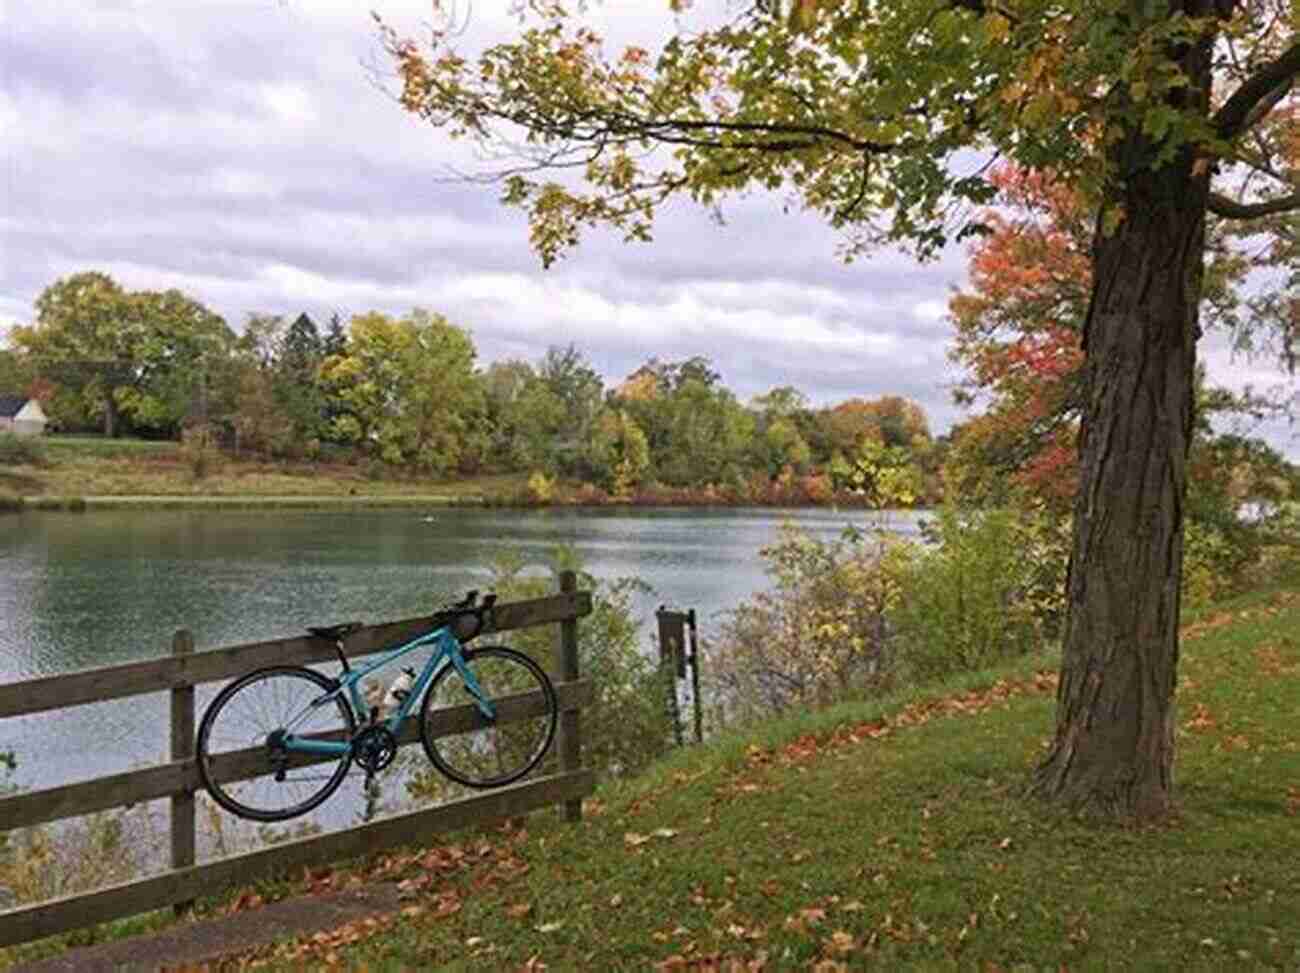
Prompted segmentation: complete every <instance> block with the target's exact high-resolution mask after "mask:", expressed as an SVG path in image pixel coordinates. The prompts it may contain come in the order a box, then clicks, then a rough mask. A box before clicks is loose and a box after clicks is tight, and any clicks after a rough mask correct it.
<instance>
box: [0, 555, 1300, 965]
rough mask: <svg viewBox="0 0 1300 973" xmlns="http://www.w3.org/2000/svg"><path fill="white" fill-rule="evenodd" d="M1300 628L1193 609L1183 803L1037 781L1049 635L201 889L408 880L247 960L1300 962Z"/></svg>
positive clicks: (1224, 608)
mask: <svg viewBox="0 0 1300 973" xmlns="http://www.w3.org/2000/svg"><path fill="white" fill-rule="evenodd" d="M1298 633H1300V578H1297V579H1294V580H1293V581H1292V582H1291V583H1289V584H1286V585H1279V586H1274V587H1272V588H1269V589H1266V590H1261V591H1257V592H1254V593H1252V594H1249V595H1247V596H1243V597H1241V598H1239V599H1236V600H1234V601H1232V602H1228V603H1224V604H1220V605H1217V606H1213V607H1211V608H1208V609H1205V610H1203V611H1201V612H1199V613H1198V614H1195V615H1191V616H1189V617H1188V618H1187V619H1186V623H1185V625H1184V629H1183V643H1182V644H1183V650H1182V661H1181V663H1180V683H1179V704H1178V705H1179V716H1178V747H1179V751H1178V752H1179V763H1178V780H1179V787H1178V790H1179V795H1180V811H1179V814H1178V816H1177V817H1176V819H1174V820H1172V821H1170V822H1168V823H1166V824H1164V825H1162V826H1160V827H1154V828H1149V829H1144V830H1134V829H1128V828H1122V827H1118V826H1114V825H1099V824H1096V823H1089V822H1086V821H1081V820H1076V819H1074V818H1073V817H1071V816H1069V815H1066V814H1062V813H1060V812H1058V811H1055V810H1052V809H1049V808H1046V807H1043V806H1041V805H1037V804H1034V803H1031V802H1029V801H1026V800H1025V799H1024V798H1023V796H1022V794H1023V787H1024V784H1025V781H1026V778H1027V773H1028V771H1029V769H1030V768H1031V767H1032V766H1033V765H1034V763H1035V761H1036V760H1037V758H1038V756H1039V754H1040V753H1041V752H1042V748H1043V746H1044V744H1045V742H1046V739H1047V735H1048V733H1049V731H1050V726H1051V720H1052V712H1053V702H1054V695H1053V694H1054V685H1055V672H1056V660H1055V659H1053V658H1051V657H1050V656H1038V657H1031V658H1026V659H1022V660H1020V661H1019V662H1018V663H1016V664H1014V665H1011V666H1008V667H1003V668H1000V669H998V670H996V671H990V672H984V673H977V674H968V675H965V676H962V677H960V678H956V679H952V680H949V681H947V682H945V683H942V684H935V685H930V686H925V687H917V688H914V689H911V690H909V691H907V692H903V693H900V694H897V695H895V696H892V697H890V698H889V699H886V700H882V701H878V702H875V703H870V704H845V705H841V706H838V707H834V708H831V709H827V710H823V711H819V712H814V713H805V714H800V715H798V716H796V717H792V718H789V719H784V720H780V721H774V722H771V723H767V724H764V725H761V726H758V727H754V728H751V729H749V730H746V731H743V732H733V733H730V734H727V735H725V736H723V737H721V738H720V739H718V740H716V741H714V742H713V743H711V744H710V745H708V746H704V747H698V748H690V749H687V750H684V751H680V752H678V753H677V754H675V755H674V756H673V757H671V758H670V759H668V760H666V761H663V762H662V763H660V764H659V765H656V766H655V767H654V768H653V769H652V770H651V771H650V772H649V773H647V774H645V775H643V776H641V777H639V778H636V779H634V780H631V781H627V782H621V783H620V782H611V783H607V784H605V785H603V786H602V788H601V789H600V790H599V791H598V792H597V794H596V795H595V798H594V799H592V800H589V801H588V802H587V804H586V813H585V818H584V820H583V821H582V822H581V823H580V824H578V825H575V826H570V825H564V824H560V823H558V822H557V821H556V820H555V816H554V815H553V814H550V813H539V814H534V815H532V816H531V817H530V818H528V819H527V821H526V830H524V829H521V828H519V827H515V828H514V829H508V828H503V829H501V830H495V831H492V832H486V833H485V832H464V833H461V834H456V835H449V836H447V837H446V840H445V841H443V842H440V843H437V844H433V845H430V846H428V847H425V848H415V849H407V850H404V851H402V850H395V851H392V852H388V853H384V854H382V855H376V856H374V857H372V858H371V859H370V860H368V861H367V862H364V863H351V864H348V865H340V866H339V867H338V868H336V869H335V870H334V871H333V872H332V873H330V874H328V875H322V874H321V873H319V872H318V873H316V874H315V875H314V876H312V877H311V879H310V881H308V880H303V881H281V882H266V883H262V884H260V885H259V886H257V887H256V888H254V889H246V890H242V891H241V892H240V893H238V894H237V897H236V898H234V899H231V898H225V899H224V900H223V899H213V900H211V901H208V902H205V904H204V908H203V912H204V914H212V913H214V912H218V911H221V910H222V909H229V908H238V907H240V906H239V903H240V902H243V903H246V904H247V903H249V902H250V901H255V900H252V899H251V896H252V895H253V894H256V895H258V896H260V897H261V898H263V899H270V898H273V897H278V896H282V895H287V894H303V893H306V892H308V891H309V890H312V889H315V890H317V891H319V890H321V889H322V888H324V887H330V888H337V887H339V886H340V885H346V884H364V883H367V882H376V881H380V880H390V881H398V882H400V883H401V884H400V885H399V888H401V889H403V891H404V893H405V894H406V896H407V899H406V904H405V906H404V908H403V909H402V910H401V911H400V912H398V913H396V914H390V915H386V916H381V917H378V918H376V919H375V920H373V921H371V922H370V923H369V924H362V923H355V924H352V925H351V926H347V927H343V928H340V929H338V930H335V931H334V932H333V933H331V934H320V935H317V936H314V937H311V938H304V939H301V940H294V939H290V940H287V941H286V942H284V943H283V944H281V945H279V946H277V947H274V948H269V949H265V948H264V949H260V950H255V951H252V952H248V953H245V954H244V955H242V956H236V957H232V958H231V959H230V960H229V962H228V963H227V964H225V965H226V967H227V968H230V969H236V968H244V967H245V966H246V965H249V964H253V965H263V966H265V967H266V968H270V969H286V970H288V969H300V968H302V967H303V966H304V965H308V966H325V965H331V964H335V963H337V964H340V965H346V966H348V967H351V968H358V969H360V968H365V969H368V970H372V971H373V970H402V969H428V968H448V969H454V970H478V969H482V970H498V969H541V968H543V965H544V966H545V968H547V969H551V970H568V969H583V970H586V969H591V970H620V969H629V970H631V969H636V970H642V969H664V970H671V969H687V968H692V969H741V970H745V969H767V970H782V969H792V968H812V969H819V970H838V969H849V968H854V969H856V968H862V967H874V968H880V969H895V968H913V969H927V970H928V969H1000V970H1005V969H1011V968H1024V969H1045V968H1048V967H1050V968H1051V969H1053V970H1056V969H1061V968H1064V969H1069V970H1088V969H1112V968H1130V969H1143V970H1160V969H1167V970H1222V969H1226V968H1263V969H1268V968H1274V969H1296V968H1298V967H1300V881H1298V878H1300V873H1298V872H1297V870H1296V868H1297V866H1296V848H1297V842H1298V841H1300V634H1298ZM232 902H233V903H234V905H233V906H232V905H231V903H232ZM164 921H165V917H163V915H162V914H159V916H158V917H155V918H154V919H151V920H134V921H133V923H132V924H131V925H130V926H129V927H128V926H124V925H123V924H118V925H117V926H115V927H113V928H112V929H111V930H108V931H107V933H106V934H107V935H108V936H110V937H116V936H120V935H123V934H125V933H124V930H125V929H127V928H131V929H135V930H138V929H140V928H142V927H154V926H155V924H156V925H158V926H160V925H162V924H163V923H164ZM97 935H98V937H99V938H102V936H103V935H105V932H103V931H101V933H99V934H97ZM50 948H51V947H50V945H49V944H48V943H47V944H34V945H33V946H32V947H28V948H27V951H26V952H24V953H23V954H22V955H24V956H29V957H30V956H34V955H35V953H34V952H33V951H34V950H37V949H39V951H40V952H41V953H42V954H46V955H48V950H49V949H50ZM15 955H17V954H15ZM0 965H3V960H0Z"/></svg>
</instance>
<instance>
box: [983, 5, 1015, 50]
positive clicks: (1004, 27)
mask: <svg viewBox="0 0 1300 973" xmlns="http://www.w3.org/2000/svg"><path fill="white" fill-rule="evenodd" d="M983 25H984V36H985V37H987V38H988V39H989V40H990V41H992V42H994V43H995V44H996V43H1001V42H1002V41H1005V40H1007V39H1008V38H1009V37H1010V36H1011V21H1009V20H1007V18H1006V17H1004V16H1003V15H1002V14H1000V13H998V12H996V11H992V12H990V13H987V14H985V15H984V20H983Z"/></svg>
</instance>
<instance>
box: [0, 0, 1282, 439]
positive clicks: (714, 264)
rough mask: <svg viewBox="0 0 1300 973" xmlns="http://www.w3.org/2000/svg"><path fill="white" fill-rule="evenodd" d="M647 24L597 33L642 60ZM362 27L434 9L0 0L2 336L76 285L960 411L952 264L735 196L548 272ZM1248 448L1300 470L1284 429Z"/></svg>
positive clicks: (1232, 364) (609, 24) (1215, 360)
mask: <svg viewBox="0 0 1300 973" xmlns="http://www.w3.org/2000/svg"><path fill="white" fill-rule="evenodd" d="M718 2H721V0H718ZM507 7H508V0H477V2H476V3H474V5H473V9H472V14H471V17H470V22H469V26H468V30H469V34H468V35H467V37H468V38H469V39H472V41H473V42H476V43H477V42H480V41H483V40H490V39H493V38H501V37H505V36H507V35H508V34H509V32H510V31H511V30H513V29H515V23H514V21H512V20H511V19H510V18H509V17H508V16H507V13H506V10H507ZM666 7H667V4H666V2H651V0H605V2H604V3H603V4H602V5H599V6H598V7H597V12H598V15H599V16H600V18H601V19H602V20H603V21H604V22H605V23H604V27H605V29H606V31H607V32H608V34H609V35H611V36H612V37H614V38H616V39H618V40H625V41H630V40H634V39H635V40H637V41H638V42H640V43H642V44H644V45H645V46H652V45H653V43H654V41H655V39H656V37H657V36H661V35H662V32H663V30H664V29H665V28H666V27H667V26H668V20H667V17H666V16H665V14H664V10H665V9H666ZM371 9H374V10H377V11H378V12H379V13H380V14H381V15H382V16H383V17H384V18H385V20H387V21H388V22H389V23H391V24H393V25H394V26H396V27H398V28H399V29H402V30H404V31H409V32H413V33H415V32H418V31H419V30H420V26H421V24H422V23H423V22H424V21H425V20H427V19H428V18H429V17H430V16H431V3H430V0H421V2H415V0H371V2H370V3H365V2H355V0H330V2H326V0H220V2H218V0H75V2H74V0H42V2H41V3H28V2H26V0H0V160H2V161H3V183H2V184H0V194H2V198H3V206H2V207H0V329H3V328H5V327H6V326H8V325H9V324H12V323H14V322H24V321H28V320H30V319H31V317H32V315H33V310H32V302H33V300H34V299H35V298H36V296H37V295H38V294H39V293H40V292H41V290H42V289H43V288H44V287H45V286H47V285H48V284H50V283H52V282H53V281H54V280H55V279H57V278H59V277H61V276H64V275H67V274H71V273H75V272H77V271H81V270H88V269H96V270H102V271H105V272H107V273H109V274H111V275H112V276H113V277H115V278H116V279H117V280H118V281H119V282H120V283H122V284H123V285H124V286H126V287H128V288H131V289H144V288H148V289H161V288H168V287H176V288H179V289H181V290H183V291H185V292H186V293H188V294H190V295H191V296H193V297H195V298H197V299H199V300H201V301H202V302H204V303H205V304H207V305H208V306H209V307H210V308H212V309H213V310H215V311H217V312H218V313H220V314H222V315H223V316H224V317H225V318H226V320H227V321H228V322H230V323H231V324H232V325H233V326H235V327H236V328H238V327H239V326H240V325H241V323H242V322H243V321H244V319H245V317H246V316H247V315H248V314H249V313H251V312H261V313H278V314H285V315H291V316H292V315H296V314H297V313H298V312H299V311H301V310H306V311H308V312H309V313H311V314H312V316H313V317H315V318H316V319H317V321H323V320H324V319H326V318H327V317H328V316H329V314H330V313H331V312H333V311H336V310H337V311H339V312H340V313H342V314H343V315H345V316H347V315H350V314H353V313H358V312H361V311H365V310H370V309H379V310H384V311H389V312H394V313H401V312H404V311H406V310H409V309H410V308H411V307H415V306H420V307H427V308H430V309H432V310H435V311H439V312H441V313H443V314H445V315H446V316H447V317H448V318H450V319H451V320H452V321H453V322H455V323H457V324H459V325H461V326H463V327H466V328H468V329H469V330H470V331H471V332H472V334H473V336H474V340H475V342H476V344H477V346H478V349H479V353H480V357H481V359H482V360H483V361H493V360H496V359H499V358H504V357H523V358H527V359H530V360H533V359H536V358H537V357H539V356H540V355H541V354H542V353H543V352H544V351H545V350H546V348H547V346H548V345H553V344H566V343H568V342H570V341H572V342H574V343H576V344H577V346H578V347H579V348H581V349H582V350H584V351H585V352H586V354H587V355H588V357H589V358H590V359H591V361H592V362H593V364H594V365H595V366H596V367H597V369H598V370H600V371H601V372H602V373H603V374H604V376H605V378H606V380H607V381H608V382H616V381H619V380H621V379H622V378H623V377H624V376H625V375H626V374H628V373H629V372H631V371H632V370H633V369H635V368H636V367H637V365H639V364H640V363H641V362H643V361H644V360H645V359H646V358H648V357H649V356H651V355H658V356H659V357H661V358H683V357H686V356H689V355H696V354H702V355H707V356H708V357H710V358H711V359H712V360H713V361H714V363H715V365H716V366H717V367H718V369H719V370H720V371H721V372H722V375H723V379H724V380H725V382H726V383H727V384H728V385H729V386H730V387H731V388H732V389H734V390H735V391H737V393H739V394H740V395H741V396H742V397H746V398H748V397H749V396H751V395H754V394H757V393H760V392H763V391H765V390H767V389H768V388H770V387H772V386H774V385H780V384H791V385H794V386H796V387H798V388H799V389H801V390H803V391H804V392H805V393H806V394H808V395H809V397H810V398H811V399H812V400H813V401H814V402H816V403H818V404H822V403H829V402H835V401H838V400H841V399H844V398H847V397H850V396H855V395H861V396H876V395H881V394H886V393H890V394H901V395H906V396H908V397H909V398H912V399H914V400H916V401H918V402H919V403H921V404H922V405H923V406H924V408H925V409H926V411H927V413H928V414H929V416H930V419H931V425H932V428H933V429H934V431H935V432H942V431H945V430H946V429H947V428H948V426H949V425H950V424H951V423H952V422H953V421H954V420H955V419H959V418H960V416H961V414H960V412H959V411H958V410H956V409H955V408H954V407H953V406H952V405H951V404H950V401H949V400H950V395H949V392H948V387H949V386H950V385H951V383H952V382H953V381H954V380H955V379H956V378H957V377H958V376H957V373H956V372H955V371H954V369H953V366H952V365H950V364H949V363H948V362H947V360H946V357H945V351H946V348H947V345H948V341H949V334H950V329H949V326H948V324H947V323H946V321H945V320H944V311H945V306H946V302H947V299H948V296H949V294H950V293H951V290H952V288H954V287H956V286H960V285H961V284H962V282H963V280H964V265H965V260H964V254H963V252H962V251H961V250H959V249H953V250H951V251H950V252H948V253H946V254H945V255H944V256H943V258H942V259H940V260H938V261H935V262H933V263H929V264H925V265H919V264H917V263H916V262H914V261H913V260H912V259H911V258H909V257H907V256H905V255H903V254H900V253H889V252H883V253H878V254H875V255H873V256H872V257H871V258H869V259H866V260H860V261H858V262H857V263H855V264H852V265H850V266H845V265H843V264H842V263H840V262H839V261H838V260H837V259H836V245H837V242H838V240H837V238H836V236H835V234H833V233H832V232H830V231H829V230H827V229H826V228H824V227H823V226H822V225H821V223H820V221H819V220H818V219H817V218H816V217H814V216H810V215H804V214H800V213H798V212H797V211H791V212H790V213H788V214H786V213H783V212H782V205H781V204H782V200H781V199H780V198H777V197H772V196H764V195H754V196H752V197H749V198H745V199H742V200H738V201H734V202H732V203H730V204H728V205H727V207H726V210H725V216H726V223H725V225H722V226H719V225H717V224H716V223H715V222H713V221H712V220H710V219H709V218H708V217H707V216H706V215H705V214H703V213H701V212H700V211H698V210H696V209H694V208H692V207H691V206H690V205H689V204H686V203H682V204H679V205H676V206H671V207H669V208H668V209H667V210H666V211H665V213H664V216H663V217H662V218H661V220H660V222H659V225H658V228H657V231H656V240H655V242H654V243H653V244H650V245H648V246H647V245H624V244H622V243H620V242H619V241H618V239H616V238H615V237H613V236H607V235H606V236H602V235H599V234H596V235H592V236H590V237H588V238H587V240H586V242H585V243H584V244H583V246H582V247H580V248H579V249H578V250H576V251H574V252H573V253H571V254H570V255H569V256H568V257H567V258H566V259H565V260H563V261H562V262H561V263H560V264H559V265H558V266H556V267H553V268H552V269H550V270H546V271H543V270H542V269H541V266H540V263H539V262H538V260H537V258H536V257H535V256H534V254H533V253H532V252H530V250H529V248H528V243H527V232H526V227H525V225H524V221H523V218H522V216H521V215H520V214H519V213H517V212H515V211H510V210H505V209H503V208H502V207H500V206H499V205H498V204H497V203H496V201H495V198H494V195H493V192H492V191H491V190H489V189H486V188H484V187H482V186H475V185H467V184H464V183H458V182H455V181H453V180H449V179H448V178H446V171H447V167H448V166H449V165H459V166H462V167H464V166H467V165H468V164H469V163H470V162H472V160H471V159H470V158H469V157H468V156H467V155H466V149H465V148H464V147H462V146H452V145H449V144H448V143H447V142H446V140H445V138H444V137H443V136H441V135H440V134H439V133H438V132H436V131H435V130H433V129H432V128H430V127H428V126H426V125H422V124H421V123H419V122H418V121H416V120H415V119H414V117H413V116H410V115H408V114H406V113H404V112H403V111H402V110H401V109H400V107H399V106H398V105H397V104H396V103H395V102H394V101H393V99H392V97H391V95H390V94H388V93H386V92H385V90H384V89H383V87H382V85H381V84H377V83H376V71H379V72H383V71H385V70H386V68H387V65H386V63H385V59H384V56H383V53H382V51H381V50H380V48H379V45H378V42H377V35H376V32H375V29H374V23H373V21H372V20H371V18H370V10H371ZM1204 357H1205V358H1206V360H1207V362H1208V364H1209V368H1210V371H1211V375H1212V377H1213V378H1215V379H1217V380H1218V381H1219V382H1220V383H1222V384H1227V385H1231V386H1233V387H1240V386H1241V385H1243V384H1246V383H1251V384H1253V385H1255V386H1256V387H1267V386H1271V385H1276V384H1277V383H1278V382H1279V381H1280V380H1281V379H1280V377H1279V376H1278V374H1277V373H1276V372H1275V371H1272V370H1271V369H1270V367H1269V366H1268V364H1267V363H1251V362H1248V361H1243V360H1240V359H1237V360H1234V359H1233V358H1232V356H1230V355H1229V354H1228V352H1227V350H1226V348H1225V347H1224V345H1223V344H1222V342H1219V343H1214V342H1207V343H1206V345H1205V347H1204ZM1260 431H1261V432H1263V433H1264V434H1266V435H1267V438H1269V439H1270V441H1272V442H1273V443H1274V444H1275V445H1277V446H1279V447H1281V448H1283V449H1285V450H1286V451H1287V452H1288V453H1290V455H1291V456H1292V457H1293V458H1300V441H1298V440H1297V439H1295V438H1294V437H1293V435H1292V433H1291V431H1289V430H1288V429H1286V427H1284V426H1280V427H1279V426H1275V427H1272V428H1269V429H1265V430H1260Z"/></svg>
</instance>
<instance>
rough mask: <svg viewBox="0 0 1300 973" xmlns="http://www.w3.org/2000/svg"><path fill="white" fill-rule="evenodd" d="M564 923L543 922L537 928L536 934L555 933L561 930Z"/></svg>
mask: <svg viewBox="0 0 1300 973" xmlns="http://www.w3.org/2000/svg"><path fill="white" fill-rule="evenodd" d="M563 928H564V922H563V921H560V922H544V923H542V924H541V925H540V926H538V927H537V931H538V932H555V931H556V930H557V929H563Z"/></svg>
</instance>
